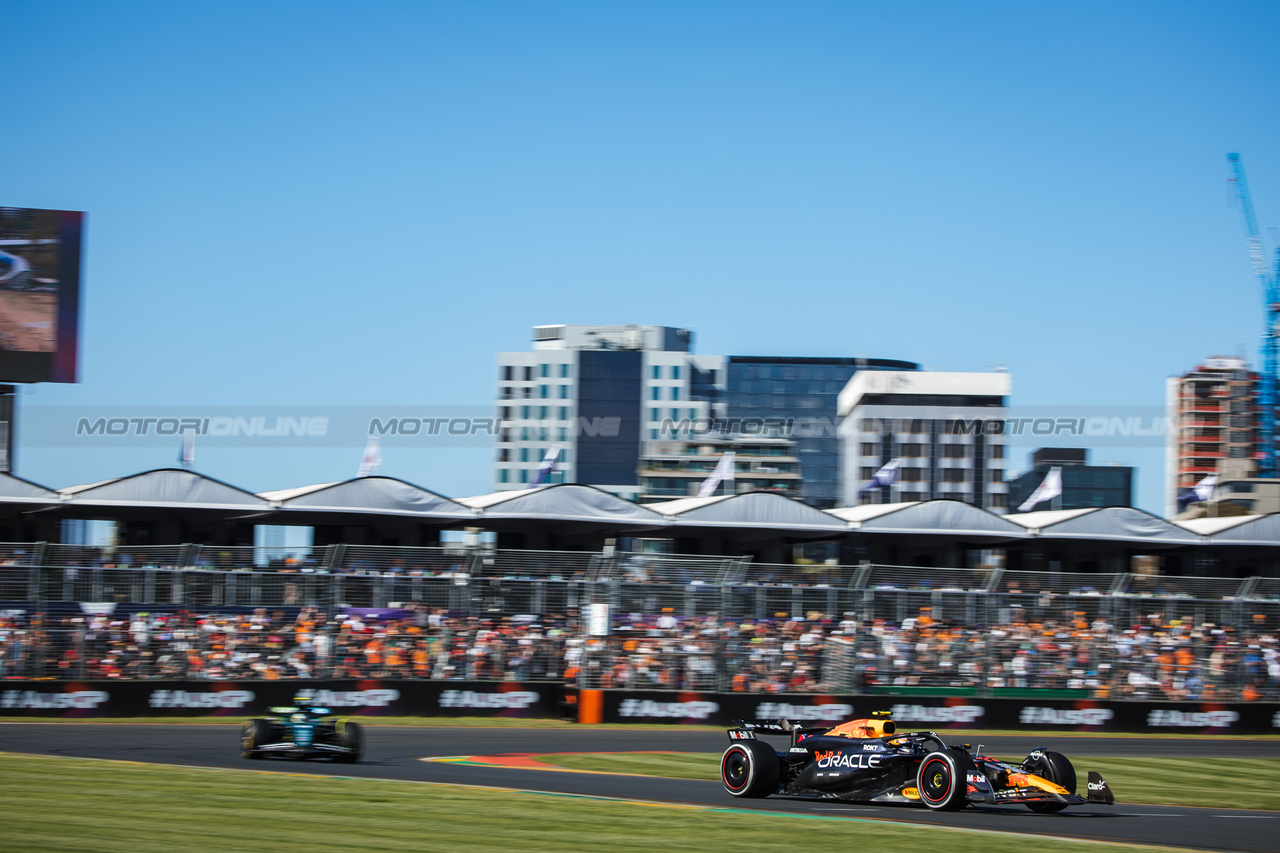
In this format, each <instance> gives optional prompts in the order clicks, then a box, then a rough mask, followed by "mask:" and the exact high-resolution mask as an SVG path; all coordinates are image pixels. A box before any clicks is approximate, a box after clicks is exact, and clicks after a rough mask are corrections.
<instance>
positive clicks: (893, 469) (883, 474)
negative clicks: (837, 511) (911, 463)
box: [858, 459, 902, 494]
mask: <svg viewBox="0 0 1280 853" xmlns="http://www.w3.org/2000/svg"><path fill="white" fill-rule="evenodd" d="M901 464H902V460H901V459H895V460H893V461H892V462H890V463H888V464H886V465H884V466H882V467H881V468H880V470H879V471H877V472H875V473H874V474H872V475H871V481H870V482H868V483H867V484H866V485H865V486H863V487H862V488H861V489H858V494H863V493H864V492H869V491H871V490H872V489H878V488H880V487H881V486H892V485H893V484H894V483H896V482H897V480H898V466H899V465H901Z"/></svg>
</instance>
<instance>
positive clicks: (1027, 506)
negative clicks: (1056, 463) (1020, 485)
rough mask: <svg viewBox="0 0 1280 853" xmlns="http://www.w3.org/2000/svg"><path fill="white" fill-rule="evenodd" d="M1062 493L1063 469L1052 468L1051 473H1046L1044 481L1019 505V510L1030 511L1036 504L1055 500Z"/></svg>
mask: <svg viewBox="0 0 1280 853" xmlns="http://www.w3.org/2000/svg"><path fill="white" fill-rule="evenodd" d="M1060 494H1062V469H1061V468H1050V469H1049V473H1048V474H1045V475H1044V481H1043V482H1041V483H1040V485H1038V486H1036V490H1035V491H1034V492H1032V493H1031V497H1029V498H1027V499H1026V500H1025V501H1023V502H1022V506H1020V507H1018V512H1030V511H1031V510H1032V508H1033V507H1035V505H1036V504H1038V503H1042V502H1044V501H1048V500H1053V499H1054V498H1056V497H1057V496H1058V495H1060Z"/></svg>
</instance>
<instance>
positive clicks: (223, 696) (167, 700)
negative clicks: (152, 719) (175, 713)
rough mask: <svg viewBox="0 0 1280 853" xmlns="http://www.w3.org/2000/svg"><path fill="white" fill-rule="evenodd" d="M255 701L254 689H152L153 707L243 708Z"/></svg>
mask: <svg viewBox="0 0 1280 853" xmlns="http://www.w3.org/2000/svg"><path fill="white" fill-rule="evenodd" d="M252 701H253V691H252V690H218V691H212V692H207V693H206V692H201V693H197V692H195V691H186V690H152V691H151V703H150V704H151V707H152V708H243V707H244V706H245V705H248V704H249V703H250V702H252Z"/></svg>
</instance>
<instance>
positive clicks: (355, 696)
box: [298, 688, 400, 708]
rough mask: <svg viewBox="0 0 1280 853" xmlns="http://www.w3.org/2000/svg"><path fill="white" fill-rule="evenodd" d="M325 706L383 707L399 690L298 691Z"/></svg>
mask: <svg viewBox="0 0 1280 853" xmlns="http://www.w3.org/2000/svg"><path fill="white" fill-rule="evenodd" d="M298 695H299V696H304V697H306V698H308V699H310V700H311V701H313V702H315V703H316V704H317V705H321V706H323V707H325V708H385V707H387V706H388V705H390V704H391V703H392V702H394V701H396V700H397V699H399V698H400V691H399V690H389V689H385V688H383V689H377V690H302V691H299V693H298Z"/></svg>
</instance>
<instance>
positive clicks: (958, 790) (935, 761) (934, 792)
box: [916, 749, 973, 811]
mask: <svg viewBox="0 0 1280 853" xmlns="http://www.w3.org/2000/svg"><path fill="white" fill-rule="evenodd" d="M972 768H973V762H972V761H971V760H970V759H969V756H967V755H965V754H964V753H963V752H959V751H957V750H954V749H944V750H942V751H940V752H931V753H929V754H928V755H926V756H925V758H924V761H922V762H920V770H919V772H918V773H917V774H916V790H917V791H919V792H920V802H922V803H924V804H925V805H926V806H928V807H929V808H931V809H937V810H938V811H957V810H959V809H962V808H964V807H965V806H967V805H968V804H969V797H968V780H967V779H966V778H965V774H966V773H968V772H969V770H971V769H972Z"/></svg>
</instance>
